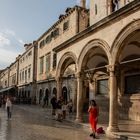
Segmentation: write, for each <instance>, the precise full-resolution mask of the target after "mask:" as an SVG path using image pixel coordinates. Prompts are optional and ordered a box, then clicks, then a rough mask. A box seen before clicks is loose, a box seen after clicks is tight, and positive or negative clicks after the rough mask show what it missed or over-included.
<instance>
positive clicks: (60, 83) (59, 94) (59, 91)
mask: <svg viewBox="0 0 140 140" xmlns="http://www.w3.org/2000/svg"><path fill="white" fill-rule="evenodd" d="M56 83H57V99H59V97H60V96H62V77H58V78H57V79H56Z"/></svg>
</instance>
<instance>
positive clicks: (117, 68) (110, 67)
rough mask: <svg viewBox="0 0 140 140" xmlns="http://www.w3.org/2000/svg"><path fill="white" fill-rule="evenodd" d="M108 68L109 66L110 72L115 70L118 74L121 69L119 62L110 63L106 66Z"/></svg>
mask: <svg viewBox="0 0 140 140" xmlns="http://www.w3.org/2000/svg"><path fill="white" fill-rule="evenodd" d="M106 68H107V71H108V72H113V73H114V74H115V75H118V73H119V71H120V69H119V65H118V64H116V65H108V66H106Z"/></svg>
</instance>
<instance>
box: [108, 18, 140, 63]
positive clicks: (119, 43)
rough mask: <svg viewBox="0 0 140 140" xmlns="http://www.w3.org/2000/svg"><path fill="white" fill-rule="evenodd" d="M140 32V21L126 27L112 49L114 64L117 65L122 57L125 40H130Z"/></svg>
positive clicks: (115, 40)
mask: <svg viewBox="0 0 140 140" xmlns="http://www.w3.org/2000/svg"><path fill="white" fill-rule="evenodd" d="M137 30H140V19H137V20H135V21H132V22H131V23H129V24H128V25H127V26H125V27H124V28H123V29H122V30H121V31H120V33H119V34H118V35H117V37H116V38H115V39H114V42H113V44H112V47H111V50H110V51H111V54H112V56H113V60H112V63H113V64H115V63H117V59H118V57H119V55H120V52H121V51H122V49H123V45H124V44H123V42H124V40H125V39H127V38H129V37H130V36H131V35H132V34H133V33H134V32H135V31H137Z"/></svg>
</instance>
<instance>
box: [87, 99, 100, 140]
mask: <svg viewBox="0 0 140 140" xmlns="http://www.w3.org/2000/svg"><path fill="white" fill-rule="evenodd" d="M88 112H89V122H90V124H91V128H92V133H91V134H90V136H93V138H95V133H96V126H97V118H98V112H99V111H98V108H97V105H96V102H95V100H91V101H90V106H89V109H88Z"/></svg>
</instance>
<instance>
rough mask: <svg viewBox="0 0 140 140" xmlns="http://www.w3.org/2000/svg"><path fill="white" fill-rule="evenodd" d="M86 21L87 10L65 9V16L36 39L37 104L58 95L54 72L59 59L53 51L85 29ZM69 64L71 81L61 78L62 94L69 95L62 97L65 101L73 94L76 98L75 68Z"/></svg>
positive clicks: (64, 77) (87, 18) (80, 8)
mask: <svg viewBox="0 0 140 140" xmlns="http://www.w3.org/2000/svg"><path fill="white" fill-rule="evenodd" d="M88 21H89V11H88V10H87V9H85V8H83V7H80V6H75V7H73V8H67V9H66V11H65V14H64V15H60V16H59V20H58V21H57V22H56V23H55V24H54V25H53V26H52V27H51V28H50V29H48V30H47V31H46V32H45V33H44V34H43V35H42V36H41V37H40V38H39V39H38V58H37V68H38V69H37V89H38V92H37V93H38V94H37V97H38V102H39V103H40V101H41V100H42V98H43V97H44V96H45V95H46V96H47V97H49V99H50V98H51V97H52V94H57V93H58V89H57V83H56V81H58V79H57V78H59V77H56V70H57V62H58V61H57V59H58V60H59V59H60V58H57V52H56V51H53V49H54V48H56V47H57V46H59V45H60V44H62V43H64V42H67V40H69V39H70V38H72V37H73V36H75V35H76V34H78V33H79V32H81V31H83V30H84V29H86V28H87V26H88ZM70 64H71V66H70V67H69V68H68V69H67V76H69V77H71V80H69V78H67V77H66V75H65V76H63V77H61V78H62V79H63V83H62V89H63V94H65V92H69V95H67V93H66V94H65V95H64V96H65V100H66V101H68V100H69V99H70V98H72V96H73V94H74V96H76V90H75V89H76V87H74V85H75V80H76V79H75V77H73V76H74V74H75V66H74V65H73V64H72V63H71V62H70ZM68 71H69V72H70V73H69V74H68ZM70 81H71V82H70ZM67 84H68V85H69V87H67ZM57 95H59V94H57ZM68 96H69V97H68ZM58 97H59V96H58Z"/></svg>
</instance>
